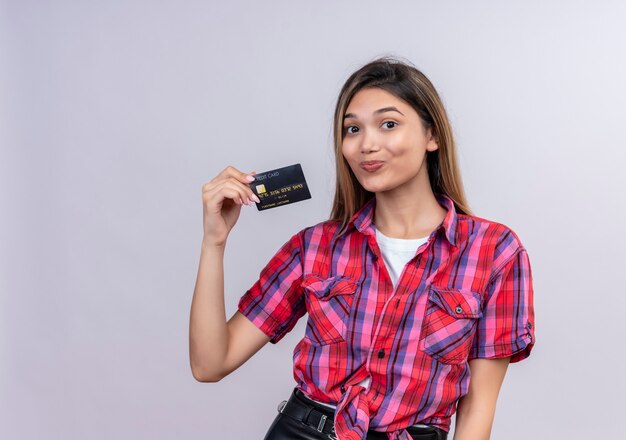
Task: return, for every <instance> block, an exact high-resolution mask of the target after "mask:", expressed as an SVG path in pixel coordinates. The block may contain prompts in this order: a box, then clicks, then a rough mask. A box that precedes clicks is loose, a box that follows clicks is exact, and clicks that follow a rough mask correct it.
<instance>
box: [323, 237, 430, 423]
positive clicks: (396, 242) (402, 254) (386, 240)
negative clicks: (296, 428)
mask: <svg viewBox="0 0 626 440" xmlns="http://www.w3.org/2000/svg"><path fill="white" fill-rule="evenodd" d="M428 237H429V236H426V237H422V238H414V239H405V238H392V237H387V236H386V235H383V234H382V233H381V232H380V231H379V230H378V229H376V241H377V242H378V247H379V248H380V251H381V253H382V255H383V261H384V262H385V267H387V272H389V276H390V277H391V283H392V284H393V288H394V290H395V288H396V285H397V284H398V278H400V275H401V274H402V270H403V269H404V266H406V263H408V262H409V260H410V259H411V258H413V257H414V256H415V252H417V248H419V247H420V246H421V245H422V244H424V243H426V242H427V241H428ZM369 382H370V378H369V377H366V378H365V379H364V380H363V381H361V382H360V383H359V385H361V386H363V387H365V388H367V387H368V385H369ZM318 403H320V404H322V405H325V406H328V407H330V408H332V409H336V407H335V406H334V405H330V404H327V403H322V402H318ZM417 426H419V425H417Z"/></svg>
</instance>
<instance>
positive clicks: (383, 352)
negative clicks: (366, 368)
mask: <svg viewBox="0 0 626 440" xmlns="http://www.w3.org/2000/svg"><path fill="white" fill-rule="evenodd" d="M384 357H385V350H383V349H380V351H379V352H378V358H379V359H382V358H384Z"/></svg>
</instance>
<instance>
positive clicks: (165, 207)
mask: <svg viewBox="0 0 626 440" xmlns="http://www.w3.org/2000/svg"><path fill="white" fill-rule="evenodd" d="M625 22H626V7H625V6H624V3H623V2H618V1H612V2H611V1H594V2H583V1H565V0H562V1H556V0H555V1H550V2H546V1H516V2H497V1H473V2H463V1H456V2H452V1H441V2H433V1H405V2H400V1H395V2H394V1H390V2H382V1H379V2H371V1H309V2H304V1H300V2H294V1H286V0H284V1H264V2H255V1H249V2H242V1H222V2H215V1H186V2H180V1H148V0H144V1H139V0H134V1H106V2H105V1H101V2H96V1H91V2H88V1H60V0H57V1H45V0H42V1H33V0H29V1H25V0H14V1H7V0H4V1H1V2H0V145H1V149H0V270H1V272H0V437H2V438H7V439H44V438H45V439H136V438H146V439H173V438H176V439H183V438H184V439H217V438H220V439H221V438H224V439H242V438H250V439H260V438H262V437H263V435H264V434H265V432H266V430H267V428H268V427H269V425H270V423H271V422H272V420H273V418H274V417H275V415H276V406H277V404H278V403H279V402H280V401H281V400H283V399H286V398H287V397H288V395H289V393H290V392H291V390H292V389H293V386H294V385H295V382H294V379H293V377H292V373H291V367H292V365H291V355H292V350H293V347H294V346H295V344H296V343H297V342H298V340H299V339H300V337H301V336H302V334H303V332H304V319H302V320H301V321H300V322H299V323H298V326H296V328H295V329H294V330H293V331H292V332H291V333H290V334H289V335H287V336H286V337H285V338H284V339H283V340H282V341H281V342H280V343H279V344H277V345H271V344H268V345H267V346H266V347H264V348H263V349H262V350H261V351H260V352H259V353H258V354H257V355H256V356H255V357H253V358H252V359H251V360H250V361H249V362H248V363H246V364H245V365H244V366H243V367H241V368H240V369H239V370H237V371H235V372H234V373H233V374H232V375H230V376H228V377H227V378H225V379H224V380H223V381H222V382H219V383H216V384H202V383H198V382H196V381H195V380H194V379H193V377H192V375H191V370H190V367H189V358H188V324H189V309H190V304H191V297H192V293H193V287H194V283H195V276H196V271H197V265H198V258H199V254H200V242H201V239H202V206H201V186H202V184H203V183H205V182H207V181H208V180H210V179H211V178H212V177H214V176H215V175H216V174H217V173H218V172H219V171H220V170H222V169H223V168H224V167H225V166H227V165H228V164H232V165H234V166H236V167H237V168H239V169H241V170H243V171H252V170H256V171H264V170H268V169H272V168H278V167H280V166H284V165H289V164H292V163H301V164H302V167H303V169H304V172H305V175H306V177H307V180H308V182H309V185H310V190H311V193H312V196H313V198H312V199H311V200H308V201H304V202H300V203H296V204H293V205H289V206H286V207H283V208H277V209H272V210H269V211H265V212H258V211H257V210H256V208H254V207H249V208H248V207H244V211H243V212H242V215H241V218H240V220H239V223H238V224H237V225H236V227H235V229H234V230H233V232H232V234H231V236H230V238H229V242H228V249H227V253H226V257H225V266H226V273H225V276H226V302H227V313H228V315H229V316H230V315H231V314H232V313H233V312H234V311H235V309H236V305H237V301H238V299H239V297H240V296H241V295H242V294H243V292H245V290H246V289H248V288H249V287H250V286H251V285H252V284H253V283H254V281H255V280H256V278H257V277H258V273H259V270H260V269H261V268H262V267H263V266H264V265H265V263H266V262H267V261H268V259H269V258H270V257H271V256H272V255H273V254H274V253H275V252H276V250H277V249H278V248H279V247H280V245H281V244H282V243H284V242H285V241H286V240H287V239H288V238H289V237H290V236H291V234H293V233H294V232H296V231H298V230H300V229H302V228H303V227H305V226H308V225H312V224H315V223H317V222H319V221H322V220H325V219H326V218H327V217H328V214H329V211H330V204H331V200H332V195H333V191H334V168H333V166H334V165H333V153H332V138H331V128H332V126H331V125H332V112H333V109H334V105H335V100H336V97H337V95H338V93H339V89H340V87H341V85H342V84H343V82H344V81H345V80H346V78H347V77H348V75H349V74H350V73H351V72H353V71H354V70H356V69H357V68H358V67H360V66H361V65H362V64H364V63H366V62H367V61H370V60H371V59H373V58H374V57H376V56H379V55H397V56H400V57H404V58H406V59H408V60H410V61H411V62H413V63H414V64H415V65H416V66H417V67H418V68H420V69H421V70H423V71H424V73H426V75H428V76H429V77H430V78H431V80H432V81H433V83H434V84H435V86H436V87H437V89H438V90H439V92H440V94H441V95H442V97H443V99H444V101H445V104H446V106H447V109H448V111H449V114H450V118H451V120H452V123H453V126H454V129H455V133H456V135H457V139H458V143H459V154H460V161H461V167H462V173H463V179H464V183H465V186H466V190H467V194H468V197H469V201H470V204H471V207H472V209H473V210H474V212H475V214H476V215H478V216H480V217H484V218H487V219H491V220H494V221H498V222H501V223H504V224H506V225H508V226H509V227H511V228H512V229H513V230H514V231H515V232H516V233H517V234H518V235H519V237H520V239H521V240H522V242H523V243H524V245H525V247H526V248H527V250H528V252H529V255H530V259H531V264H532V268H533V277H534V278H533V279H534V288H535V308H536V337H537V344H536V346H535V348H534V350H533V353H532V355H531V357H530V358H528V359H527V360H525V361H523V362H521V363H519V364H513V365H511V366H510V367H509V370H508V373H507V376H506V378H505V382H504V384H503V387H502V391H501V393H500V397H499V400H498V407H497V412H496V418H495V422H494V427H493V435H492V438H493V439H496V440H501V439H506V440H516V439H528V438H533V439H540V440H541V439H553V438H558V439H590V438H609V439H614V438H619V437H621V434H619V432H620V431H619V430H618V425H619V424H620V422H621V421H622V420H623V408H624V405H623V400H622V399H623V396H624V394H625V393H626V387H625V385H624V376H623V373H624V360H625V358H624V351H623V340H622V338H623V336H624V334H625V332H624V321H625V314H624V309H625V308H626V300H625V297H624V287H623V286H621V283H620V281H619V279H620V278H619V274H620V273H621V274H623V273H624V257H623V249H624V247H625V245H626V239H625V238H624V225H625V224H626V222H625V220H626V219H625V210H624V201H625V200H624V191H623V188H624V185H625V184H626V181H625V177H624V176H625V173H624V172H623V167H624V165H625V163H626V161H625V160H624V159H625V158H626V155H625V154H624V148H625V146H626V142H625V141H626V130H625V126H624V121H625V110H624V105H625V102H626V88H625V86H624V79H625V78H626V47H625V46H626V26H624V23H625ZM450 439H451V437H450Z"/></svg>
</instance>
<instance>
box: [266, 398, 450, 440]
mask: <svg viewBox="0 0 626 440" xmlns="http://www.w3.org/2000/svg"><path fill="white" fill-rule="evenodd" d="M278 412H280V413H281V414H285V415H287V416H289V417H291V418H293V419H296V420H298V421H300V422H302V423H304V424H306V425H308V426H310V427H312V428H313V429H316V430H317V431H318V432H319V433H320V434H326V435H328V438H330V439H337V436H336V434H335V422H334V417H335V412H334V411H333V410H332V408H328V407H325V406H324V405H321V404H319V403H317V402H315V401H314V400H311V399H310V398H308V397H307V396H306V395H305V394H304V393H303V392H302V391H300V390H299V389H298V388H294V391H293V393H291V396H290V397H289V400H283V401H282V402H281V403H280V405H278ZM406 430H407V431H408V432H409V434H415V435H420V434H422V435H423V434H431V435H432V434H437V435H436V436H434V437H433V438H437V439H438V440H446V438H447V434H448V433H447V432H446V431H444V430H443V429H439V428H436V427H434V426H428V427H418V426H409V427H407V428H406ZM377 436H380V438H381V439H383V438H384V439H386V438H387V435H386V433H384V432H379V431H372V430H370V431H368V438H372V439H374V438H377ZM424 438H426V437H424Z"/></svg>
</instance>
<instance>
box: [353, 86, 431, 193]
mask: <svg viewBox="0 0 626 440" xmlns="http://www.w3.org/2000/svg"><path fill="white" fill-rule="evenodd" d="M437 148H438V146H437V143H436V141H435V139H434V138H433V137H432V135H431V133H430V130H427V131H426V130H425V129H424V127H423V125H422V120H421V119H420V117H419V115H418V114H417V112H416V111H415V110H414V109H413V107H411V106H410V105H409V104H407V103H406V102H405V101H403V100H401V99H399V98H397V97H395V96H394V95H392V94H391V93H389V92H387V91H385V90H382V89H379V88H367V89H362V90H360V91H359V92H358V93H356V94H355V95H354V97H353V98H352V100H351V101H350V103H349V104H348V108H347V109H346V114H345V117H344V124H343V143H342V147H341V152H342V154H343V156H344V157H345V158H346V160H347V161H348V164H349V165H350V168H351V169H352V172H353V173H354V175H355V176H356V178H357V180H358V181H359V183H360V184H361V185H362V186H363V188H365V189H366V190H368V191H371V192H374V193H378V192H383V191H390V190H395V189H398V188H403V187H406V188H414V185H419V184H420V183H419V182H425V184H429V181H428V174H427V170H426V165H425V163H426V160H425V157H426V152H427V151H434V150H436V149H437Z"/></svg>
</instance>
